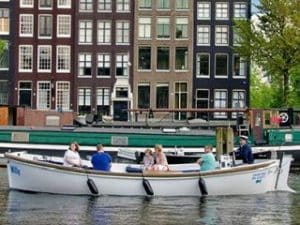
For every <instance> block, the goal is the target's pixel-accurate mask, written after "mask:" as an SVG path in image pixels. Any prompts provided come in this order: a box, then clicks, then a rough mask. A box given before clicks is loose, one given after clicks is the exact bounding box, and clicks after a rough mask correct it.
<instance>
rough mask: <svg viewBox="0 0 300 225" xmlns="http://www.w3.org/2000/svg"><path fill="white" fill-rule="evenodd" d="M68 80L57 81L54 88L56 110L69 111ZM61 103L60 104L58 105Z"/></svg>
mask: <svg viewBox="0 0 300 225" xmlns="http://www.w3.org/2000/svg"><path fill="white" fill-rule="evenodd" d="M70 90H71V89H70V82H69V81H57V82H56V88H55V99H56V101H55V102H56V104H55V109H56V110H57V111H69V110H70ZM59 105H61V106H59Z"/></svg>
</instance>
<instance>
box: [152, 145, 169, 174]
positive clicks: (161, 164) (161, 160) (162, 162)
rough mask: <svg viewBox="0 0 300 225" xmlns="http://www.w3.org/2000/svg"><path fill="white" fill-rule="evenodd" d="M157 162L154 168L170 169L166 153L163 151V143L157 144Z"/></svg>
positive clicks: (155, 148)
mask: <svg viewBox="0 0 300 225" xmlns="http://www.w3.org/2000/svg"><path fill="white" fill-rule="evenodd" d="M154 150H155V164H154V166H153V169H154V170H160V171H168V170H169V166H168V161H167V157H166V155H165V153H163V149H162V146H161V145H155V147H154Z"/></svg>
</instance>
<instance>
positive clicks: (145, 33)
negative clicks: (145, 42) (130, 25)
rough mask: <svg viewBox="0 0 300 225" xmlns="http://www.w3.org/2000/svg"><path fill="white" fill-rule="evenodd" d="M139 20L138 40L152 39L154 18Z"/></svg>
mask: <svg viewBox="0 0 300 225" xmlns="http://www.w3.org/2000/svg"><path fill="white" fill-rule="evenodd" d="M138 20H139V21H138V38H139V39H151V33H152V27H151V24H152V18H151V17H140V18H139V19H138ZM149 22H150V23H149Z"/></svg>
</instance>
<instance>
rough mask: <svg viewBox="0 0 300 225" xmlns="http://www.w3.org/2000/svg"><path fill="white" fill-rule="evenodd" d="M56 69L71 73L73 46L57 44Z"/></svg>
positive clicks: (59, 71)
mask: <svg viewBox="0 0 300 225" xmlns="http://www.w3.org/2000/svg"><path fill="white" fill-rule="evenodd" d="M56 55H57V56H56V66H57V67H56V71H57V72H58V73H70V71H71V48H70V46H62V45H61V46H57V50H56Z"/></svg>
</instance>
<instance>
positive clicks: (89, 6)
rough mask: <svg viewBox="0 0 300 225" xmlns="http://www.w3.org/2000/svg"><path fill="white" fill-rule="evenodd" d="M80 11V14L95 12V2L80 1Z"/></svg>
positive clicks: (90, 0) (91, 0) (88, 0)
mask: <svg viewBox="0 0 300 225" xmlns="http://www.w3.org/2000/svg"><path fill="white" fill-rule="evenodd" d="M79 11H80V12H92V11H93V0H79Z"/></svg>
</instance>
